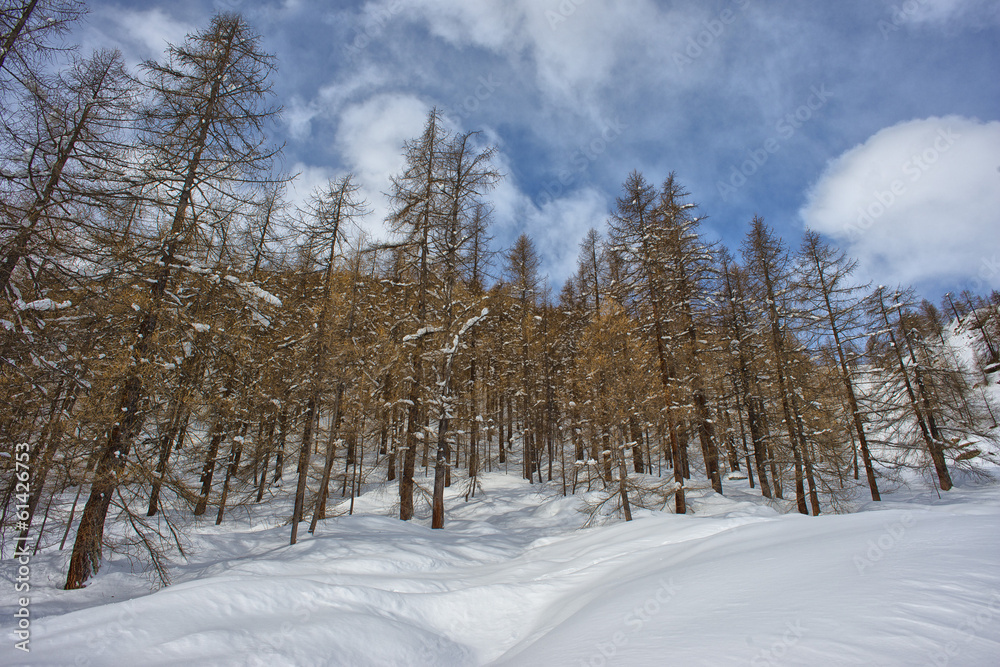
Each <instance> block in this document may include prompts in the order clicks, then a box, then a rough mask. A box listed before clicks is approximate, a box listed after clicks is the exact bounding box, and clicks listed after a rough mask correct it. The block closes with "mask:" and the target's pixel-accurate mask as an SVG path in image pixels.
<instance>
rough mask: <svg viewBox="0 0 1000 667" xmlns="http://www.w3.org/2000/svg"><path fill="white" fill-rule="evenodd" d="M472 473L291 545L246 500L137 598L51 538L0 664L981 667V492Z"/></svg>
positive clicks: (985, 537) (996, 521) (999, 591)
mask: <svg viewBox="0 0 1000 667" xmlns="http://www.w3.org/2000/svg"><path fill="white" fill-rule="evenodd" d="M482 479H483V486H484V489H483V491H481V492H480V493H478V494H477V496H476V497H475V498H473V499H471V500H470V501H469V502H466V501H465V499H464V497H462V495H461V493H460V491H461V489H460V488H458V487H457V486H456V488H454V489H452V495H451V497H450V498H449V501H448V524H447V528H446V529H445V530H443V531H441V530H433V531H432V530H431V529H430V528H428V527H426V522H425V521H424V520H419V521H415V522H411V523H404V522H400V521H398V520H395V519H392V518H388V517H386V516H372V514H373V513H376V512H383V513H388V512H389V507H390V505H391V503H392V502H393V501H394V487H388V488H387V489H385V490H384V491H382V492H372V493H369V494H367V495H365V496H363V497H361V498H359V499H358V501H357V504H356V507H355V512H356V514H355V515H354V516H342V517H338V518H331V519H328V520H326V521H324V522H322V523H321V524H320V526H319V528H318V529H317V533H316V535H315V536H309V535H308V534H306V537H305V538H304V539H302V540H301V541H300V542H299V543H298V544H296V545H295V546H291V547H290V546H288V527H287V526H275V525H273V524H272V525H270V526H268V525H262V524H259V523H257V522H254V521H251V520H250V518H249V517H247V515H246V513H244V515H243V516H242V517H239V516H237V515H235V514H234V517H235V518H234V519H232V520H227V521H226V522H225V523H223V525H222V526H219V527H216V526H215V525H213V524H212V523H211V522H206V523H205V524H204V525H201V526H199V527H197V528H193V529H192V530H191V534H192V537H191V543H190V545H189V549H188V558H189V561H188V562H184V561H183V559H181V558H180V557H178V556H175V557H174V561H173V565H172V566H171V574H172V576H173V580H174V584H173V585H171V586H169V587H167V588H163V589H161V590H159V591H157V592H155V593H149V592H148V591H149V584H148V581H147V580H145V579H144V578H143V577H142V576H141V575H137V574H131V573H129V572H128V571H127V569H128V563H127V561H122V560H121V559H120V558H119V559H117V560H115V561H113V562H112V563H110V564H109V565H108V566H106V567H105V568H104V569H102V571H101V573H100V575H99V576H97V577H96V578H95V579H94V580H93V582H92V584H91V585H90V586H89V587H88V588H86V589H84V590H80V591H62V590H59V587H60V585H61V583H62V576H63V574H64V571H65V570H64V568H65V560H66V558H68V549H67V550H66V551H63V552H58V551H50V552H46V553H43V554H39V555H38V556H36V557H35V559H34V560H33V577H32V614H33V618H32V621H33V622H32V626H31V630H32V636H31V653H30V654H27V655H25V654H23V653H20V652H17V651H12V650H8V647H5V648H4V650H3V651H0V663H2V664H32V665H88V664H89V665H134V666H136V667H138V666H140V665H142V666H145V665H201V664H211V665H269V666H276V665H484V664H506V665H519V666H520V665H574V666H575V665H594V666H600V665H664V664H669V665H740V664H742V665H998V664H1000V488H998V487H997V486H996V485H984V486H973V485H971V484H967V485H965V486H960V487H958V488H956V489H955V490H953V491H951V492H949V493H947V494H942V495H943V496H944V497H943V498H942V499H940V500H939V499H938V498H937V495H936V494H935V492H934V491H932V490H927V489H926V487H922V488H923V490H921V491H908V490H901V491H897V492H895V493H890V494H886V497H887V501H884V502H882V503H869V504H866V505H863V506H862V507H861V508H860V509H861V511H859V512H857V513H854V514H847V515H827V516H820V517H803V516H799V515H783V514H779V513H778V512H776V511H775V510H774V509H772V508H771V507H768V506H767V505H765V504H764V503H763V501H762V499H761V498H760V497H759V495H756V494H755V492H753V491H750V490H749V489H748V488H747V487H746V484H747V482H746V481H745V480H741V481H731V482H728V483H727V488H726V493H727V497H725V498H724V497H721V496H718V495H716V494H714V493H712V492H711V491H710V490H709V489H701V490H695V491H693V492H692V493H691V496H692V500H693V503H692V504H693V507H694V514H693V515H688V516H675V515H671V514H666V513H654V512H647V511H639V512H637V518H636V520H635V521H632V522H631V523H624V522H623V523H614V524H611V525H605V526H598V527H594V528H585V529H581V528H580V526H581V525H582V524H583V522H584V519H585V516H584V515H583V514H581V513H580V512H579V510H578V508H579V504H580V499H579V498H572V497H570V498H563V497H561V496H560V495H558V490H557V489H556V488H555V487H554V486H539V485H537V484H536V485H534V486H530V485H528V484H527V483H526V482H524V481H523V480H520V479H517V478H516V476H513V475H512V476H510V477H507V476H504V475H501V474H490V475H485V476H484V477H483V478H482ZM741 485H742V486H741ZM359 512H360V513H363V514H365V515H363V516H362V515H359V514H358V513H359ZM422 524H424V525H422ZM10 570H11V568H10V566H9V565H8V567H7V568H5V571H4V576H5V577H10V576H11V571H10ZM4 588H5V589H6V590H12V586H11V587H7V586H6V585H5V587H4ZM12 602H13V601H11V600H6V599H5V600H3V601H2V603H3V608H2V610H0V613H2V617H0V627H3V629H4V634H5V635H6V636H8V637H9V636H10V630H11V619H12V615H11V614H12V611H13V605H12ZM8 612H10V613H8ZM12 644H13V641H10V642H9V643H8V646H11V645H12Z"/></svg>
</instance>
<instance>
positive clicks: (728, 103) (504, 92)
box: [82, 0, 1000, 292]
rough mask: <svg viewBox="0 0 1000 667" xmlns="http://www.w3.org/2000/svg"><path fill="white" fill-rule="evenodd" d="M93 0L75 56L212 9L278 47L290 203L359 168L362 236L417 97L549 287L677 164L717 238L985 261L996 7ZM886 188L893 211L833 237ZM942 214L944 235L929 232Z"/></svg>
mask: <svg viewBox="0 0 1000 667" xmlns="http://www.w3.org/2000/svg"><path fill="white" fill-rule="evenodd" d="M89 4H90V5H91V8H92V17H91V20H90V23H89V24H88V26H87V28H86V30H85V31H83V33H82V34H84V36H85V40H84V41H85V48H92V47H94V46H98V45H106V44H115V45H120V46H122V47H123V48H124V50H125V51H126V56H127V57H128V58H129V60H130V62H138V61H139V60H141V59H143V58H156V57H160V56H162V48H163V46H164V45H165V42H166V41H168V40H169V41H173V42H177V41H178V40H179V39H180V38H181V37H182V34H183V33H184V32H185V31H187V30H191V29H195V28H197V27H199V26H202V25H205V24H206V23H207V20H208V18H209V17H210V15H211V13H212V12H213V11H217V10H236V11H241V12H243V13H244V14H245V15H246V17H247V19H248V20H250V21H251V22H252V23H253V24H254V25H256V26H257V28H258V29H259V30H260V31H261V33H262V34H263V46H264V48H265V49H266V50H268V51H269V52H271V53H274V54H275V55H276V56H277V60H278V64H279V72H278V76H277V77H276V79H275V82H274V87H275V92H276V94H277V96H278V97H277V101H278V102H279V103H281V104H282V105H283V106H284V115H283V120H282V124H281V126H280V127H279V128H278V131H279V134H280V135H281V136H280V137H279V138H280V139H281V140H283V141H285V163H286V165H287V168H288V169H289V171H292V172H296V173H300V174H301V177H300V178H299V180H298V182H297V183H296V184H295V186H294V187H293V188H291V190H290V192H291V195H292V197H293V198H294V200H295V201H296V202H301V201H304V200H305V199H306V198H307V196H308V193H309V192H310V191H311V190H312V188H314V187H315V186H316V185H317V184H321V183H322V182H323V180H324V179H325V178H328V177H336V176H339V175H341V174H343V173H346V172H348V171H351V172H354V173H355V174H356V176H357V178H358V181H359V183H360V184H361V186H362V190H363V195H364V196H365V198H366V199H367V200H368V202H369V205H370V208H371V209H372V211H373V212H372V214H371V216H370V217H369V219H368V220H367V222H366V223H365V228H366V231H368V232H370V233H371V234H373V235H375V236H379V235H384V234H385V233H386V230H385V225H384V224H383V221H384V218H385V215H386V214H387V212H388V204H387V202H386V199H385V196H384V193H385V192H386V191H387V190H388V188H389V177H390V176H391V175H392V174H394V173H396V172H397V171H398V169H399V167H400V165H401V150H402V144H403V142H404V141H406V140H407V139H412V138H415V137H416V136H417V135H418V134H419V132H420V130H421V128H422V126H423V122H424V120H425V118H426V114H427V112H428V111H429V110H430V109H431V108H433V107H437V108H439V109H440V110H442V111H443V112H444V114H445V115H446V116H447V117H448V118H449V123H450V128H451V129H452V130H453V131H456V132H463V131H473V130H478V131H481V132H482V135H481V137H482V139H483V140H484V141H489V142H492V143H494V144H496V145H497V146H498V148H499V152H498V164H499V166H500V168H501V170H502V171H503V172H504V173H505V179H504V181H503V182H502V183H501V184H500V186H499V187H498V188H497V189H496V190H495V191H494V192H493V193H492V194H491V195H490V197H491V199H492V200H493V203H494V209H495V210H494V220H495V226H494V230H493V235H494V239H495V246H496V247H497V248H498V249H503V248H505V247H508V246H509V245H510V244H511V243H512V242H513V241H514V239H515V238H516V237H517V235H518V234H520V233H522V232H526V233H528V234H529V235H530V236H531V237H532V238H533V239H534V241H535V243H536V245H537V246H538V249H539V251H540V253H541V255H542V270H543V271H544V272H547V273H548V274H549V276H550V278H551V282H552V284H553V285H554V286H556V287H557V286H558V285H559V284H560V283H561V282H562V281H563V280H564V279H565V278H566V277H567V276H569V275H571V274H572V273H573V272H574V270H575V260H576V255H577V252H578V244H579V242H580V240H581V239H582V238H583V236H584V235H585V234H586V233H587V231H588V230H589V229H590V228H591V227H595V228H597V229H598V230H603V229H604V228H605V223H606V220H607V217H608V213H609V210H610V208H611V207H612V206H613V204H614V200H615V197H616V196H617V195H618V194H619V190H620V187H621V183H622V182H623V181H624V179H625V177H626V176H627V175H628V173H629V172H630V171H631V170H633V169H637V170H639V171H641V172H642V173H643V174H644V175H645V176H646V178H647V179H648V180H649V181H650V182H653V183H659V182H662V180H663V179H664V178H665V177H666V176H667V174H668V173H670V172H676V173H677V176H678V179H679V180H680V182H681V183H682V184H683V185H684V187H686V188H687V189H688V190H689V191H690V192H691V196H692V200H693V201H695V202H697V203H699V204H700V211H701V213H703V214H705V215H707V216H708V220H707V223H706V225H707V227H706V230H707V232H708V234H709V235H710V236H712V238H713V240H715V239H718V240H721V241H723V242H724V243H726V244H727V245H729V246H730V247H736V246H738V245H739V243H740V241H741V239H742V235H743V234H744V232H745V230H746V225H747V223H748V221H749V220H750V219H751V218H752V217H753V216H754V215H755V214H760V215H762V216H764V218H765V219H766V220H767V221H768V222H769V224H771V225H773V226H774V227H775V228H776V229H777V231H778V232H779V233H780V234H782V235H783V236H784V237H785V238H786V240H787V241H789V243H790V244H791V245H796V244H797V242H798V235H799V234H800V233H801V231H802V229H803V227H804V226H805V225H807V224H808V225H810V226H813V227H815V228H817V229H819V230H820V231H822V232H823V233H824V234H826V235H827V236H828V237H830V238H831V240H834V241H836V242H839V243H843V244H845V245H846V246H848V249H849V250H851V251H852V252H854V253H855V254H856V255H857V256H858V258H859V259H860V260H861V263H862V269H863V270H865V271H866V272H867V274H866V275H869V276H879V278H878V279H879V280H881V281H885V282H916V283H918V284H919V285H922V286H923V287H924V288H925V289H927V290H928V291H929V292H933V291H935V290H938V289H941V288H950V286H951V285H952V284H953V283H957V282H962V281H966V282H968V281H970V280H974V279H975V278H976V276H977V271H978V270H979V269H978V268H977V265H976V262H978V261H979V258H978V257H972V256H970V250H971V251H972V252H981V253H982V254H984V255H985V256H987V257H989V256H990V254H989V247H988V246H989V243H990V242H991V238H989V237H990V236H991V235H992V231H991V228H990V227H989V225H990V224H993V223H994V222H995V219H991V218H989V211H990V210H991V207H992V210H996V209H997V208H1000V207H996V206H995V202H996V199H995V194H996V188H995V181H994V182H991V181H990V180H989V178H990V176H991V175H992V176H997V174H996V167H997V166H1000V165H997V164H993V165H992V166H990V165H989V164H987V163H988V162H989V160H988V158H987V157H986V155H987V148H986V146H988V145H991V144H989V141H990V139H991V137H992V136H993V133H994V132H995V129H994V126H995V121H998V120H1000V77H997V76H996V71H995V69H996V68H995V63H996V62H998V61H1000V3H997V2H995V0H894V1H891V2H890V1H889V0H877V1H873V0H840V1H838V2H837V3H802V2H800V1H799V0H771V1H769V2H767V3H763V2H756V1H754V0H674V1H672V2H665V1H654V0H477V1H475V2H470V1H468V0H353V1H348V0H345V1H344V2H338V3H335V4H332V5H331V3H326V2H321V1H320V0H259V1H253V2H252V1H250V0H215V1H214V2H212V3H206V2H203V1H202V0H172V1H171V2H167V0H143V1H142V2H140V1H139V0H113V1H104V0H89ZM817 90H818V91H822V93H823V94H822V95H821V96H817V95H816V93H815V91H817ZM790 117H791V118H793V119H794V120H793V121H788V120H787V119H788V118H790ZM915 119H916V120H915ZM976 119H979V120H976ZM949 123H950V124H951V126H952V127H953V129H954V132H956V133H957V134H958V135H960V138H959V139H956V140H955V141H954V144H953V145H952V146H949V147H948V150H947V151H943V150H942V151H941V153H942V154H941V156H940V159H938V160H937V161H936V162H935V164H934V165H933V168H932V169H930V170H927V171H926V173H925V172H923V171H921V173H920V177H919V179H918V180H916V181H911V180H910V179H911V178H913V177H914V176H915V175H916V174H915V173H910V172H904V171H902V165H903V163H904V162H905V161H906V160H907V159H908V158H910V157H912V156H913V155H919V154H920V152H921V151H924V150H926V149H927V147H928V146H929V147H931V148H934V142H935V137H936V136H937V135H936V134H935V133H936V132H938V131H939V130H940V129H941V128H942V126H947V125H948V124H949ZM789 128H790V129H791V130H792V131H789ZM940 148H944V147H943V145H942V146H940ZM762 151H763V152H762ZM755 156H757V159H756V162H753V160H754V157H755ZM765 157H766V161H765V160H764V158H765ZM748 160H751V161H752V163H748V162H747V161H748ZM744 167H745V169H744ZM747 171H750V172H752V173H751V174H750V175H749V176H744V174H745V172H747ZM879 174H881V176H879ZM733 178H736V180H737V181H738V182H739V186H738V187H736V188H735V191H733V190H731V189H729V188H725V192H723V191H721V189H720V186H719V184H720V183H723V184H726V183H731V181H732V179H733ZM895 179H900V180H901V181H902V183H901V186H905V189H904V190H903V191H902V194H900V195H893V196H895V197H896V200H894V201H893V203H892V205H891V206H888V207H887V210H886V211H885V212H884V213H881V214H880V215H878V216H877V220H874V219H873V220H872V222H871V223H870V224H867V223H866V224H865V225H864V229H863V230H861V232H860V233H853V234H852V233H851V232H849V231H847V226H848V225H850V224H851V222H854V223H857V219H858V210H859V209H861V210H866V207H868V206H869V205H871V204H872V196H873V193H877V192H880V191H881V190H880V188H882V189H884V188H886V187H890V186H891V185H892V183H893V181H894V180H895ZM991 187H992V188H993V189H992V190H991V189H990V188H991ZM897 189H899V187H897ZM888 192H890V194H892V190H891V189H890V190H888ZM972 198H976V199H975V201H973V200H972ZM876 203H878V202H877V200H876ZM945 211H946V212H947V217H948V219H949V223H948V224H947V225H945V226H944V227H941V226H938V227H935V226H934V225H933V224H931V220H932V219H937V218H940V217H942V216H944V215H945V213H944V212H945ZM875 212H878V211H877V207H876V209H875ZM984 235H985V237H984ZM977 239H979V241H978V243H977ZM928 248H933V251H929V250H927V249H928Z"/></svg>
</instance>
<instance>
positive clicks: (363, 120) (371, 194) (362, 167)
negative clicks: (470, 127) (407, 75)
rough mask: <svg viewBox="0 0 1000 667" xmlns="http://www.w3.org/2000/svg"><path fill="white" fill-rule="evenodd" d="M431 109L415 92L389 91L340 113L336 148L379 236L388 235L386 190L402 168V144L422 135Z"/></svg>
mask: <svg viewBox="0 0 1000 667" xmlns="http://www.w3.org/2000/svg"><path fill="white" fill-rule="evenodd" d="M428 110H429V107H428V106H427V105H426V104H425V103H424V102H422V101H421V100H419V99H418V98H416V97H414V96H412V95H407V94H402V93H400V94H396V93H392V94H389V93H387V94H382V95H376V96H375V97H372V98H371V99H368V100H366V101H364V102H361V103H358V104H354V105H351V106H348V107H347V108H346V109H345V110H344V112H343V113H342V114H341V116H340V125H339V127H338V129H337V139H336V143H337V149H338V152H339V153H340V155H342V156H343V162H344V165H345V166H346V167H347V168H348V169H349V170H351V171H353V172H354V174H355V176H356V180H357V183H358V185H360V186H361V194H362V196H364V197H365V199H367V201H368V204H369V208H371V209H372V214H371V215H370V216H368V225H367V229H368V231H369V232H370V233H371V234H373V235H374V236H375V237H376V238H384V237H385V236H386V230H385V227H384V225H383V224H382V223H383V221H384V220H385V218H386V215H387V214H388V212H389V209H388V204H387V203H386V201H385V199H386V198H385V196H384V195H383V193H384V192H387V191H388V189H389V177H390V176H393V175H395V174H397V173H399V171H400V170H401V169H402V167H403V164H404V159H403V143H404V142H406V141H409V140H411V139H414V138H416V137H418V136H419V135H420V133H421V132H422V131H423V127H424V122H425V121H426V119H427V112H428Z"/></svg>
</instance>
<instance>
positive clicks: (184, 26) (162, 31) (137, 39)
mask: <svg viewBox="0 0 1000 667" xmlns="http://www.w3.org/2000/svg"><path fill="white" fill-rule="evenodd" d="M196 29H197V27H196V26H195V25H193V24H190V23H187V22H184V21H178V20H176V19H174V17H172V16H171V15H169V14H167V13H166V12H165V11H163V10H162V9H160V8H153V9H147V10H134V9H126V8H124V7H118V6H114V5H111V6H109V5H103V6H98V7H97V8H95V9H94V10H93V12H92V13H91V15H90V16H89V17H88V19H87V26H86V28H85V29H84V31H83V34H82V35H81V41H83V46H84V47H86V49H88V50H89V49H97V48H102V47H112V48H119V49H121V50H122V53H123V55H124V56H125V60H126V62H128V63H129V64H133V65H134V64H137V63H139V62H141V61H143V60H162V59H163V54H164V53H165V51H166V48H167V43H170V44H176V45H180V44H182V43H183V42H184V38H185V37H187V35H188V34H190V33H193V32H195V31H196Z"/></svg>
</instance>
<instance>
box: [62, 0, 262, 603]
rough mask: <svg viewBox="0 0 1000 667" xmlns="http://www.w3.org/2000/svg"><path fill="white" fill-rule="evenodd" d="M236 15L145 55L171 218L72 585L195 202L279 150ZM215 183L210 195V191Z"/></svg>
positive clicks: (133, 421)
mask: <svg viewBox="0 0 1000 667" xmlns="http://www.w3.org/2000/svg"><path fill="white" fill-rule="evenodd" d="M259 42H260V37H259V36H258V35H257V34H255V33H254V32H253V31H252V30H251V29H250V27H249V26H248V25H247V23H246V22H245V21H244V20H243V19H242V18H241V17H240V16H237V15H231V14H223V15H219V16H216V17H215V18H213V19H212V22H211V25H210V26H209V28H208V29H206V30H204V31H202V32H198V33H195V34H193V35H190V36H189V37H188V38H187V39H186V40H185V42H184V44H182V45H179V46H175V45H170V46H169V47H168V50H167V53H168V57H167V60H166V61H165V62H164V63H156V62H148V63H145V64H144V68H145V69H146V71H147V73H148V75H149V79H148V84H147V85H148V87H149V93H150V102H149V104H148V105H147V107H146V108H145V109H144V110H143V118H144V121H145V131H144V134H143V137H144V140H143V146H142V147H143V148H144V149H145V150H146V151H147V153H148V155H149V159H148V160H147V163H146V164H147V166H146V168H147V176H148V178H149V180H148V186H147V188H148V190H149V191H150V193H151V194H154V195H156V198H155V199H153V201H152V203H153V204H154V205H157V206H159V207H162V208H163V210H164V212H165V213H166V215H167V220H168V221H169V227H168V228H167V229H165V230H164V233H163V234H161V235H159V237H158V242H157V245H156V253H157V255H158V257H157V259H156V261H155V262H154V263H153V268H152V275H151V276H150V281H149V285H150V286H149V295H148V298H147V300H146V302H145V303H144V305H143V306H140V311H141V312H140V313H139V314H138V320H137V322H136V324H135V329H134V342H133V344H132V353H131V358H132V361H131V363H130V365H129V369H128V370H127V371H126V376H125V378H124V380H123V381H122V383H121V390H120V393H119V397H118V401H117V402H118V405H119V409H118V410H117V413H118V415H120V416H119V417H118V418H117V419H116V420H115V421H114V423H112V424H110V428H109V431H108V437H107V440H106V441H105V443H104V445H103V446H102V447H101V449H100V451H99V452H98V463H97V466H96V469H95V472H94V478H93V481H92V484H91V490H90V496H89V498H88V500H87V504H86V505H85V507H84V510H83V514H82V515H81V517H80V525H79V527H78V529H77V534H76V541H75V543H74V546H73V554H72V556H71V558H70V564H69V570H68V572H67V577H66V588H67V589H73V588H80V587H82V586H83V585H84V583H85V582H86V581H87V579H88V578H89V577H90V576H91V574H93V573H95V572H96V571H97V570H98V568H99V567H100V562H101V543H102V540H103V535H104V524H105V520H106V517H107V513H108V508H109V507H110V504H111V500H112V496H113V494H114V492H115V490H116V489H117V487H118V483H119V482H118V480H119V479H120V477H121V472H122V470H123V469H124V467H125V464H126V462H127V461H128V456H129V451H130V449H131V446H132V440H133V439H134V438H135V436H136V434H137V433H138V431H139V429H140V427H141V426H142V422H143V417H144V415H143V412H142V410H141V406H142V402H143V397H144V396H145V395H146V393H147V391H148V390H147V388H146V387H145V386H144V381H143V380H144V371H145V367H146V366H147V365H148V364H149V363H150V361H149V359H150V357H152V356H154V352H155V350H154V348H153V345H154V341H155V337H156V334H157V331H158V329H159V323H160V316H161V310H162V308H163V301H164V296H165V294H166V292H167V289H168V286H169V285H170V283H171V280H172V279H173V277H174V274H175V271H176V270H177V266H178V263H183V262H184V259H182V257H181V253H182V249H183V248H184V247H185V244H186V243H189V242H190V241H191V239H192V236H193V235H195V234H196V233H197V232H198V224H199V215H198V211H197V210H196V209H197V207H198V206H202V205H206V204H208V203H209V202H211V203H212V204H213V205H214V206H218V205H219V204H220V203H222V201H223V200H224V199H225V198H228V199H229V200H231V201H232V200H237V199H239V198H240V189H241V188H242V187H243V186H245V184H246V183H248V182H259V181H261V180H266V179H268V178H269V170H270V162H271V158H272V157H273V156H274V155H275V154H276V153H277V149H272V148H269V147H268V146H267V144H266V143H265V141H264V139H263V132H264V129H265V128H264V126H265V124H266V122H267V121H268V120H269V119H270V118H272V117H273V116H274V115H275V114H276V113H277V109H275V108H270V107H266V106H265V105H264V100H265V98H266V97H267V95H268V94H269V92H270V89H269V86H268V83H267V77H268V75H269V74H270V73H271V71H272V70H273V69H274V64H273V58H272V57H271V56H268V55H266V54H264V53H263V52H261V51H260V48H259ZM212 192H214V196H211V197H210V196H209V195H210V194H211V193H212Z"/></svg>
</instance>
